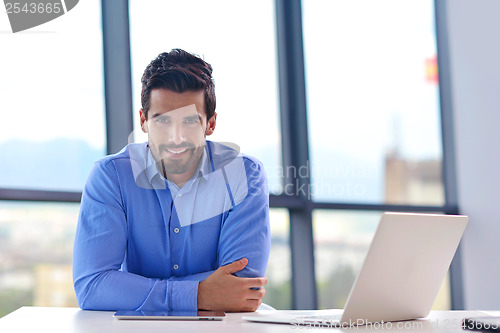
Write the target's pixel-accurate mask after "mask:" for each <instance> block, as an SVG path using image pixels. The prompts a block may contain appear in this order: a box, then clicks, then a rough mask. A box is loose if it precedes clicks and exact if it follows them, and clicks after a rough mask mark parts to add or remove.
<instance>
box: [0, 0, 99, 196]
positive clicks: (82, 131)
mask: <svg viewBox="0 0 500 333" xmlns="http://www.w3.org/2000/svg"><path fill="white" fill-rule="evenodd" d="M5 18H6V16H5ZM100 20H101V16H100V2H99V1H97V0H94V1H84V2H81V3H79V4H78V6H77V7H75V8H74V9H73V10H71V11H70V12H68V13H67V14H65V15H63V16H61V17H59V18H58V19H56V20H54V21H51V22H48V23H46V24H44V25H41V26H39V27H37V28H34V29H32V30H27V31H25V32H18V33H16V34H2V37H1V39H2V42H1V43H2V61H1V62H0V72H1V73H2V79H1V80H0V94H1V95H0V96H1V97H0V104H1V110H2V111H1V113H2V119H3V120H2V122H1V123H0V154H1V155H2V163H0V188H16V189H37V190H53V191H75V192H78V191H81V190H82V188H83V184H84V183H85V179H86V178H87V174H88V172H89V171H90V168H91V166H92V164H93V163H94V161H95V160H97V159H98V158H99V157H101V156H103V155H104V154H105V146H106V144H105V142H106V141H105V128H104V126H105V125H104V95H103V79H102V77H103V74H102V73H103V66H102V37H101V22H100ZM7 27H8V26H7ZM7 29H8V30H10V28H7Z"/></svg>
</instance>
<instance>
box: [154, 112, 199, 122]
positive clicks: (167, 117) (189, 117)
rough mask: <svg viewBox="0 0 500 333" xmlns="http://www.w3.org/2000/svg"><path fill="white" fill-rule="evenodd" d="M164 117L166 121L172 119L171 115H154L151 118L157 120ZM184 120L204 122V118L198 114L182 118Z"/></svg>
mask: <svg viewBox="0 0 500 333" xmlns="http://www.w3.org/2000/svg"><path fill="white" fill-rule="evenodd" d="M160 116H161V117H164V118H166V119H170V118H171V117H170V116H169V115H166V114H165V113H153V115H152V117H151V118H156V117H160ZM182 119H183V120H200V121H201V120H202V119H203V117H202V116H201V115H200V114H199V113H197V114H196V115H195V116H186V117H183V118H182Z"/></svg>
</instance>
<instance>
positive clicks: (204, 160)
mask: <svg viewBox="0 0 500 333" xmlns="http://www.w3.org/2000/svg"><path fill="white" fill-rule="evenodd" d="M207 144H208V142H205V147H204V149H203V153H202V154H201V159H200V163H199V164H198V168H197V169H196V171H195V173H194V175H193V177H191V179H193V178H196V177H200V178H203V179H204V180H207V177H208V174H209V173H210V161H209V157H208V154H207V150H208V149H207ZM147 150H148V152H147V154H146V176H147V177H148V181H149V183H150V184H151V185H154V184H153V182H154V181H155V177H156V179H157V177H160V178H159V179H161V180H162V181H165V180H166V179H165V177H163V174H162V173H161V172H160V170H158V165H157V164H156V160H155V158H154V157H153V154H152V153H151V149H150V148H149V144H148V145H147ZM157 175H158V176H157Z"/></svg>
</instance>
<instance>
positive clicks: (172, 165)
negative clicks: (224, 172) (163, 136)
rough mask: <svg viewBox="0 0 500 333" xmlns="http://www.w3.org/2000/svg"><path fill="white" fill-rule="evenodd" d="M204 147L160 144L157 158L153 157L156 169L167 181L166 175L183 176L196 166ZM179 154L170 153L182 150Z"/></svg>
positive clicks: (185, 144) (187, 144) (184, 144)
mask: <svg viewBox="0 0 500 333" xmlns="http://www.w3.org/2000/svg"><path fill="white" fill-rule="evenodd" d="M204 148H205V145H200V146H195V145H194V144H191V143H183V144H181V145H166V144H160V145H159V146H158V149H157V154H154V155H157V157H158V158H156V157H155V159H156V161H157V164H158V167H159V169H160V170H161V172H162V174H163V176H164V177H165V178H167V179H168V177H167V175H168V174H176V175H178V174H183V173H185V172H188V171H189V170H191V168H192V167H193V166H194V165H198V163H199V161H200V158H201V155H202V153H203V149H204ZM183 149H185V151H183V152H182V153H180V154H175V153H172V152H171V151H172V150H174V151H179V150H183Z"/></svg>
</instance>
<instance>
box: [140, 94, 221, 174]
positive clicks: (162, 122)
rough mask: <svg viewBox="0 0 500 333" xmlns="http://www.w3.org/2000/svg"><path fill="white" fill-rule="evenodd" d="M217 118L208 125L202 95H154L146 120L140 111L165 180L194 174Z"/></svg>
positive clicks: (152, 95)
mask: <svg viewBox="0 0 500 333" xmlns="http://www.w3.org/2000/svg"><path fill="white" fill-rule="evenodd" d="M215 118H216V115H214V116H213V117H212V118H211V119H210V120H209V121H208V122H207V116H206V112H205V97H204V93H203V91H186V92H183V93H177V92H173V91H171V90H167V89H154V90H152V91H151V96H150V109H149V111H148V119H147V120H146V117H145V114H144V112H143V110H142V109H141V127H142V130H143V131H144V132H146V133H148V142H149V147H150V149H151V153H152V154H153V157H154V158H155V160H156V162H157V164H158V167H159V168H160V170H162V172H163V174H164V175H165V176H166V175H167V174H177V175H180V174H184V173H188V172H192V173H194V171H195V170H196V168H197V167H198V163H199V161H200V157H201V154H202V152H203V149H204V146H205V136H206V135H210V134H212V132H213V130H214V128H215Z"/></svg>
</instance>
